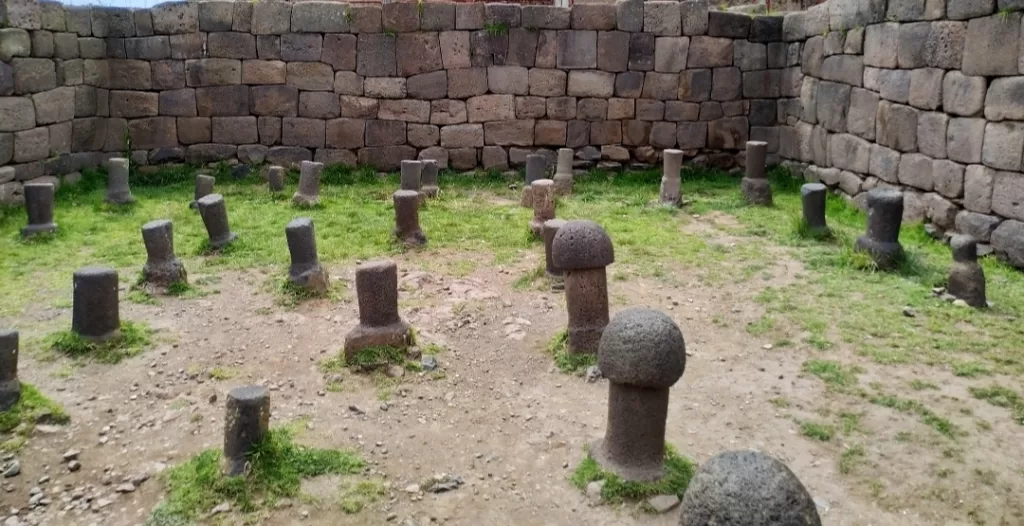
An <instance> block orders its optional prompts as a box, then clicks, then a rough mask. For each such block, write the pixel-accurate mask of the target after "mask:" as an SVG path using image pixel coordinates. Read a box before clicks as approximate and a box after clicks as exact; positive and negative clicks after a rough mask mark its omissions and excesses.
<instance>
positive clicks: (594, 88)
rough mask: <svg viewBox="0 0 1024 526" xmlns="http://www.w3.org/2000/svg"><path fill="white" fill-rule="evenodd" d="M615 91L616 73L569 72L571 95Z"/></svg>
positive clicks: (607, 94) (601, 93)
mask: <svg viewBox="0 0 1024 526" xmlns="http://www.w3.org/2000/svg"><path fill="white" fill-rule="evenodd" d="M677 77H678V76H677ZM645 89H646V83H645ZM614 91H615V74H614V73H608V72H604V71H588V70H575V71H570V72H569V78H568V83H567V89H566V93H568V94H569V95H570V96H573V97H604V98H608V97H611V96H612V95H613V93H614Z"/></svg>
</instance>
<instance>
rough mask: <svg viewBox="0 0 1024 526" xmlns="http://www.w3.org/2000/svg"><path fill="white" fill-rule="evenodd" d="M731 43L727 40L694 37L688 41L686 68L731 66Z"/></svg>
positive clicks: (732, 53)
mask: <svg viewBox="0 0 1024 526" xmlns="http://www.w3.org/2000/svg"><path fill="white" fill-rule="evenodd" d="M733 55H734V52H733V41H732V40H731V39H728V38H715V37H704V36H696V37H693V38H691V39H690V49H689V54H688V57H687V63H686V67H688V68H717V67H724V66H731V65H732V61H733Z"/></svg>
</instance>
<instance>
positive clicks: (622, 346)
mask: <svg viewBox="0 0 1024 526" xmlns="http://www.w3.org/2000/svg"><path fill="white" fill-rule="evenodd" d="M597 363H598V365H597V366H598V369H600V370H601V374H603V375H604V377H605V378H607V379H608V381H609V384H608V429H607V431H605V436H604V439H603V440H600V441H598V442H597V443H595V444H594V445H593V446H592V447H591V448H590V454H591V456H593V458H594V460H596V461H597V463H598V464H600V465H601V467H602V468H604V469H605V470H606V471H610V472H612V473H615V474H616V475H618V476H620V477H622V478H624V479H626V480H631V481H638V482H651V481H655V480H658V479H660V478H661V477H662V476H663V470H662V467H663V465H664V463H665V420H666V418H668V396H669V388H670V387H672V385H673V384H675V383H676V381H678V380H679V378H680V377H682V376H683V371H684V370H685V368H686V343H685V342H684V340H683V333H682V332H681V331H680V330H679V327H678V326H676V324H675V322H673V321H672V318H669V317H668V316H667V315H665V314H663V313H661V312H658V311H655V310H651V309H645V308H632V309H626V310H624V311H622V312H620V313H618V314H616V315H615V318H614V319H612V321H611V323H609V324H608V327H606V328H605V330H604V334H603V335H602V336H601V344H600V350H599V352H598V355H597Z"/></svg>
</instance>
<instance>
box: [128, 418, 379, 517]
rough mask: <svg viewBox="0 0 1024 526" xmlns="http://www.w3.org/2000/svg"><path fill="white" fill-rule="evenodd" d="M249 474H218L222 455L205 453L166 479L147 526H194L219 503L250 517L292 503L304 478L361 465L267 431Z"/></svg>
mask: <svg viewBox="0 0 1024 526" xmlns="http://www.w3.org/2000/svg"><path fill="white" fill-rule="evenodd" d="M250 462H251V469H250V470H249V471H248V472H247V473H245V474H244V475H242V476H239V477H225V476H224V475H223V474H221V467H220V463H221V453H220V451H219V450H217V449H208V450H206V451H203V452H202V453H200V454H198V455H197V456H195V457H193V458H192V459H191V460H189V461H188V462H186V463H184V464H181V465H179V466H176V467H174V468H171V469H170V470H168V471H167V472H166V473H165V474H164V480H165V482H166V485H167V497H166V498H165V499H164V501H163V502H162V503H161V504H160V505H159V506H158V507H157V508H156V509H155V510H153V513H152V514H151V515H150V517H149V519H147V521H146V526H171V525H185V524H192V523H193V522H195V521H196V520H197V519H199V518H200V517H201V516H203V515H205V514H206V513H208V512H209V511H210V510H211V509H212V508H213V507H214V506H216V505H218V504H220V503H221V502H229V503H231V505H232V509H233V510H238V511H240V512H242V513H253V512H256V511H258V510H261V509H270V508H273V506H274V504H275V503H276V502H278V501H279V500H280V499H283V498H294V497H296V496H298V494H299V488H300V485H301V482H302V479H304V478H310V477H316V476H320V475H328V474H340V475H351V474H357V473H360V472H361V471H362V469H363V467H364V465H365V464H364V462H363V460H362V459H361V458H360V457H359V456H358V455H357V454H356V453H353V452H349V451H338V450H330V449H315V448H310V447H305V446H302V445H298V444H296V443H295V442H294V441H293V439H292V433H290V432H289V431H288V430H287V429H274V430H271V432H270V433H269V435H268V436H267V438H266V439H265V440H264V441H263V442H262V443H260V444H259V445H258V446H257V447H256V449H255V450H254V451H253V453H252V455H251V457H250Z"/></svg>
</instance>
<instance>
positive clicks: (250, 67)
mask: <svg viewBox="0 0 1024 526" xmlns="http://www.w3.org/2000/svg"><path fill="white" fill-rule="evenodd" d="M287 71H288V70H287V67H286V64H285V63H284V62H282V61H280V60H246V61H244V62H242V84H257V85H259V84H284V83H285V82H286V81H287V79H288V73H287Z"/></svg>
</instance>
